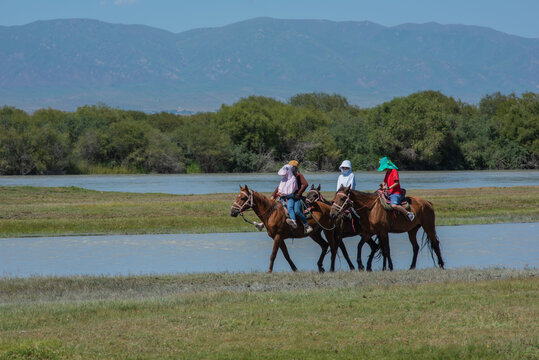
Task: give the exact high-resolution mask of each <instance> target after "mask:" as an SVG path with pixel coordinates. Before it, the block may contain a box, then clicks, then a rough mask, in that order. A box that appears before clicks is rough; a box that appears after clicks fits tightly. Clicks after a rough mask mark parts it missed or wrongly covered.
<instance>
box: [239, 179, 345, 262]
mask: <svg viewBox="0 0 539 360" xmlns="http://www.w3.org/2000/svg"><path fill="white" fill-rule="evenodd" d="M248 209H252V210H253V211H254V212H255V214H256V215H257V216H258V218H259V219H260V220H261V221H262V223H263V224H264V226H265V227H266V230H267V232H268V235H269V236H270V237H271V238H272V239H273V250H272V252H271V256H270V265H269V269H268V272H270V273H271V272H272V271H273V263H274V261H275V257H276V256H277V251H278V250H279V248H280V249H281V251H282V252H283V255H284V257H285V259H286V261H288V264H290V267H291V268H292V270H293V271H297V270H298V269H297V267H296V265H294V263H293V262H292V259H290V255H289V254H288V249H287V247H286V244H285V242H284V240H285V239H288V238H291V237H293V238H304V237H306V236H309V237H311V238H312V239H313V240H314V241H315V242H316V243H317V244H318V245H320V247H321V248H322V253H321V254H320V258H319V259H318V263H317V265H318V271H320V272H324V271H325V270H324V267H323V261H324V257H325V256H326V253H327V250H328V245H329V247H330V250H331V269H330V270H331V271H334V269H335V255H336V246H335V241H334V239H333V221H332V220H331V218H330V217H328V216H322V214H321V213H320V212H318V211H313V212H312V215H313V216H312V218H311V219H309V220H308V223H309V225H311V226H312V227H313V231H312V232H311V233H310V234H309V235H306V234H305V233H304V231H303V224H302V223H301V222H300V221H298V226H297V228H296V229H295V231H294V232H293V229H292V227H291V226H290V225H288V224H287V223H286V215H285V211H284V208H283V206H282V204H281V202H280V201H274V200H271V199H269V198H267V197H266V196H264V195H262V194H260V193H258V192H256V191H253V190H251V189H249V188H248V187H247V185H245V187H241V185H240V193H239V194H238V196H237V197H236V201H235V202H234V204H233V205H232V208H231V209H230V216H233V217H236V216H238V215H240V214H242V213H243V212H244V211H245V210H248ZM322 231H323V232H324V235H326V239H327V240H328V241H326V240H324V238H323V237H322V235H321V232H322ZM328 243H329V244H328Z"/></svg>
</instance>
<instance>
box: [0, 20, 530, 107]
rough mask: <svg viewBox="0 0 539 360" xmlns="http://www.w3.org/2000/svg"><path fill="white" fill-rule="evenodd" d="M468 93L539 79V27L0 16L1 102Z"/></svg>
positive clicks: (143, 103) (356, 100) (157, 103)
mask: <svg viewBox="0 0 539 360" xmlns="http://www.w3.org/2000/svg"><path fill="white" fill-rule="evenodd" d="M426 89H432V90H440V91H441V92H443V93H444V94H446V95H450V96H453V97H456V98H459V99H461V100H463V101H466V102H476V101H477V100H479V99H480V98H481V97H482V96H483V95H485V94H487V93H492V92H495V91H500V92H503V93H509V92H517V93H519V92H522V91H534V92H537V91H538V90H539V39H528V38H522V37H518V36H513V35H508V34H505V33H502V32H499V31H495V30H492V29H489V28H483V27H476V26H464V25H440V24H437V23H427V24H403V25H399V26H394V27H384V26H381V25H377V24H374V23H371V22H333V21H323V20H278V19H271V18H256V19H252V20H248V21H243V22H239V23H235V24H232V25H228V26H224V27H219V28H207V29H195V30H191V31H186V32H182V33H179V34H173V33H170V32H167V31H163V30H159V29H155V28H151V27H148V26H141V25H117V24H109V23H104V22H100V21H95V20H85V19H68V20H50V21H37V22H34V23H31V24H28V25H23V26H9V27H5V26H0V106H1V105H3V104H8V105H13V106H17V107H19V108H22V109H25V110H34V109H37V108H42V107H53V108H59V109H65V110H72V109H75V108H76V107H77V106H80V105H84V104H96V103H98V102H103V103H105V104H107V105H110V106H113V107H120V108H128V109H140V110H146V111H160V110H162V109H176V108H180V107H181V108H182V109H185V110H186V111H199V110H214V109H217V108H219V106H220V105H221V104H222V103H228V104H230V103H233V102H234V101H236V100H238V99H239V98H240V97H245V96H248V95H253V94H255V95H265V96H271V97H276V98H278V99H288V98H289V97H290V96H292V95H294V94H297V93H302V92H313V91H321V92H328V93H334V92H335V93H338V94H341V95H344V96H346V97H347V98H348V100H349V101H350V102H351V103H353V104H358V105H360V106H372V105H374V104H378V103H380V102H383V101H386V100H389V99H391V98H393V97H395V96H403V95H407V94H410V93H412V92H415V91H418V90H426Z"/></svg>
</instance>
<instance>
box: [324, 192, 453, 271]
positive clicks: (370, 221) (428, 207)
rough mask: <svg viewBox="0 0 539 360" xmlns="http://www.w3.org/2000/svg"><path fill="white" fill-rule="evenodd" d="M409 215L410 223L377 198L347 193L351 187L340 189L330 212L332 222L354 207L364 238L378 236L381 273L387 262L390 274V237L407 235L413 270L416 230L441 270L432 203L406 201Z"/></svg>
mask: <svg viewBox="0 0 539 360" xmlns="http://www.w3.org/2000/svg"><path fill="white" fill-rule="evenodd" d="M407 199H408V201H409V203H410V207H411V211H412V212H414V213H415V219H414V220H413V221H410V220H409V219H408V218H407V217H405V216H404V215H403V214H401V213H400V212H393V211H387V210H385V209H384V208H383V206H382V204H381V203H380V197H379V195H378V194H369V193H364V192H360V191H356V190H350V186H348V187H346V188H344V187H341V188H340V189H339V191H338V192H337V194H335V198H334V199H333V206H332V208H331V216H332V217H333V218H334V219H335V218H337V216H338V215H339V214H341V213H342V212H343V211H345V210H346V209H348V208H350V207H353V208H354V209H355V210H356V212H358V213H359V215H360V222H361V228H362V230H363V232H364V235H363V236H371V235H377V236H378V238H379V239H380V247H381V250H382V255H383V257H384V265H383V269H384V270H385V268H386V259H387V261H388V266H389V269H390V270H393V262H392V261H391V254H390V249H389V235H388V234H389V233H390V232H391V233H403V232H407V233H408V238H409V239H410V242H411V243H412V248H413V251H414V255H413V258H412V265H410V269H415V266H416V261H417V254H418V252H419V245H418V244H417V239H416V234H417V231H418V230H419V228H421V227H423V230H424V231H425V233H426V234H427V241H428V242H429V244H430V246H429V248H430V249H431V251H434V253H436V256H437V258H438V265H439V266H440V267H441V268H442V269H443V267H444V261H443V259H442V254H441V251H440V241H439V240H438V236H437V235H436V226H435V214H434V207H433V206H432V203H431V202H429V201H427V200H424V199H422V198H420V197H419V196H409V197H407Z"/></svg>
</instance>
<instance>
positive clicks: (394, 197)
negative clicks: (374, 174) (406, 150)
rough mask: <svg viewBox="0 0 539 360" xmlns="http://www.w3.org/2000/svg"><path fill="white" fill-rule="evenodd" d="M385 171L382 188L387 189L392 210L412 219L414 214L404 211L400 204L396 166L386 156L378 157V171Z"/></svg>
mask: <svg viewBox="0 0 539 360" xmlns="http://www.w3.org/2000/svg"><path fill="white" fill-rule="evenodd" d="M384 170H387V171H386V176H385V177H384V182H383V183H382V190H388V191H389V200H390V201H391V207H392V208H393V209H394V210H397V211H399V212H401V213H402V214H404V215H406V216H407V217H408V219H410V221H414V218H415V214H414V213H413V212H411V211H406V209H405V208H403V207H402V206H401V205H400V204H401V203H402V200H403V199H402V190H401V186H400V182H399V172H398V171H397V170H398V167H397V166H396V165H395V164H393V163H392V162H391V161H390V160H389V159H388V158H387V156H384V157H383V158H381V159H380V167H379V168H378V171H384Z"/></svg>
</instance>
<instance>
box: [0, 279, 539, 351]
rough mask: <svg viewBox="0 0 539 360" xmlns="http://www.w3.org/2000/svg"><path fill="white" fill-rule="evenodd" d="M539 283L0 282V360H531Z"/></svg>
mask: <svg viewBox="0 0 539 360" xmlns="http://www.w3.org/2000/svg"><path fill="white" fill-rule="evenodd" d="M538 275H539V272H538V271H537V270H534V269H528V270H504V269H483V270H471V269H457V270H445V271H442V270H438V269H428V270H419V271H395V272H393V273H390V272H377V273H360V272H338V273H333V274H329V273H327V274H318V273H313V272H300V273H276V274H261V273H240V274H196V275H194V274H193V275H189V274H187V275H169V276H138V277H110V278H106V277H74V278H29V279H6V278H3V279H2V278H0V314H1V316H0V359H537V357H538V356H539V337H538V331H537V329H538V328H539V320H538V319H539V301H538V295H539V290H538V289H539V278H538Z"/></svg>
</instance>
